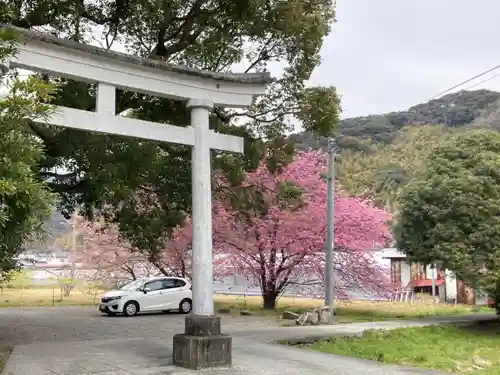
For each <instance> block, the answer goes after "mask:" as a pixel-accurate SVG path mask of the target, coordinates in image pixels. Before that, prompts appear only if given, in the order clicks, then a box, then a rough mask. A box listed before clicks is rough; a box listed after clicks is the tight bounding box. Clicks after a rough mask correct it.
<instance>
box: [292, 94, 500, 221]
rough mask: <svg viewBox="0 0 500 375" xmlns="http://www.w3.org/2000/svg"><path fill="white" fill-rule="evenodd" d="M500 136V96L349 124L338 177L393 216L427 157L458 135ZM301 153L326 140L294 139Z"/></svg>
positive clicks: (452, 100)
mask: <svg viewBox="0 0 500 375" xmlns="http://www.w3.org/2000/svg"><path fill="white" fill-rule="evenodd" d="M472 127H487V128H490V129H496V130H498V131H500V93H498V92H494V91H488V90H477V91H461V92H458V93H454V94H450V95H446V96H444V97H442V98H439V99H436V100H432V101H430V102H428V103H425V104H419V105H416V106H414V107H411V108H409V109H407V110H405V111H400V112H392V113H387V114H384V115H371V116H365V117H356V118H350V119H345V120H343V121H341V122H340V124H339V136H338V137H337V139H338V144H339V146H340V148H341V152H340V153H339V154H338V156H337V162H336V177H337V181H338V184H339V185H341V186H342V188H343V189H344V190H345V191H347V192H348V193H349V194H352V195H357V196H364V197H368V198H371V199H373V200H374V202H375V204H377V205H378V206H380V207H383V208H385V209H386V210H388V211H390V212H395V211H397V209H398V204H399V196H400V193H401V192H402V190H403V188H404V187H405V186H406V184H407V183H408V182H409V181H411V180H412V179H413V178H415V177H416V176H418V174H419V173H421V172H422V171H424V170H425V165H426V160H427V157H428V155H429V154H430V153H431V152H432V151H433V150H434V148H435V147H437V146H438V145H439V144H441V143H442V142H443V141H445V140H446V139H447V138H448V137H450V136H451V135H452V134H454V133H456V132H462V131H467V130H468V129H470V128H472ZM292 139H294V140H295V142H296V143H297V148H299V149H308V148H309V147H312V148H324V149H326V145H327V139H326V138H324V139H314V138H312V137H311V136H310V135H309V134H307V133H300V134H294V135H293V136H292Z"/></svg>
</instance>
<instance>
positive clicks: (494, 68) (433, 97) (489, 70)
mask: <svg viewBox="0 0 500 375" xmlns="http://www.w3.org/2000/svg"><path fill="white" fill-rule="evenodd" d="M498 68H500V64H498V65H496V66H494V67H493V68H491V69H488V70H486V71H484V72H482V73H480V74H477V75H475V76H474V77H471V78H469V79H467V80H465V81H463V82H460V83H458V84H456V85H455V86H453V87H450V88H449V89H447V90H444V91H441V92H440V93H439V94H436V95H434V96H432V97H431V98H429V99H427V100H426V101H424V102H422V104H423V103H426V102H428V101H430V100H432V99H435V98H437V97H439V96H441V95H444V94H446V93H448V92H450V91H452V90H454V89H456V88H458V87H460V86H463V85H465V84H466V83H469V82H471V81H474V80H475V79H477V78H480V77H482V76H484V75H486V74H488V73H491V72H493V71H495V70H497V69H498ZM473 87H475V86H473Z"/></svg>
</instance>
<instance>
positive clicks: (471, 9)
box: [114, 0, 500, 130]
mask: <svg viewBox="0 0 500 375" xmlns="http://www.w3.org/2000/svg"><path fill="white" fill-rule="evenodd" d="M472 4H474V5H473V6H472ZM498 14H500V1H498V0H475V1H474V2H471V1H467V0H418V1H415V0H414V1H410V0H376V1H375V0H337V21H338V22H337V23H336V24H334V25H333V27H332V32H331V33H330V35H329V36H328V37H327V38H326V40H325V42H324V45H323V48H322V51H321V57H322V63H321V65H320V66H319V67H318V68H317V69H316V70H315V71H314V73H313V75H312V77H311V80H310V82H309V85H312V86H317V85H325V86H330V85H331V86H336V87H337V90H338V92H339V93H340V95H341V96H342V107H343V115H342V117H343V118H347V117H354V116H364V115H369V114H378V113H385V112H390V111H396V110H404V109H406V108H408V107H410V106H413V105H416V104H419V103H421V102H423V101H426V100H427V99H429V98H430V97H432V96H434V95H435V94H437V93H439V92H441V91H443V90H446V89H448V88H450V87H452V86H454V85H455V84H457V83H460V82H462V81H464V80H466V79H468V78H470V77H472V76H474V75H476V74H478V73H481V72H483V71H485V70H487V69H489V68H491V67H493V66H495V65H497V64H500V45H499V44H500V43H499V39H498V35H500V22H498ZM114 49H117V50H120V51H123V50H124V48H123V46H117V45H115V46H114ZM238 70H241V69H238V66H235V67H234V71H238ZM280 70H281V66H280V64H273V66H271V67H270V71H271V73H272V74H273V75H275V76H277V75H279V74H280ZM498 74H500V69H499V70H497V71H496V72H492V73H490V74H488V75H486V76H484V77H482V78H481V79H478V80H477V81H474V82H472V83H471V84H468V85H465V86H463V87H460V88H459V89H467V88H469V87H470V86H472V85H476V84H477V83H478V82H481V81H482V80H483V79H485V78H486V79H488V78H490V77H493V76H495V75H498ZM483 88H484V89H490V90H497V91H500V75H499V77H498V78H496V79H492V80H490V81H488V82H486V83H484V84H479V85H477V86H476V87H474V89H483ZM459 89H457V90H459ZM455 91H456V90H455ZM296 130H300V128H299V129H296Z"/></svg>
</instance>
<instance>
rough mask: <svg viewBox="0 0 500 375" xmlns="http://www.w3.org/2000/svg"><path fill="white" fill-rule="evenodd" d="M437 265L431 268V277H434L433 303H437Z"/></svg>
mask: <svg viewBox="0 0 500 375" xmlns="http://www.w3.org/2000/svg"><path fill="white" fill-rule="evenodd" d="M436 273H437V269H436V265H435V264H432V266H431V277H432V303H436Z"/></svg>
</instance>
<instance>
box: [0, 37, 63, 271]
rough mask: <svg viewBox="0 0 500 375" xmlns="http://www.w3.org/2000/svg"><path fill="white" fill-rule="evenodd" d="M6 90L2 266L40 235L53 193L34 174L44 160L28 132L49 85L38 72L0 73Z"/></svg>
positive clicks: (7, 43) (1, 125)
mask: <svg viewBox="0 0 500 375" xmlns="http://www.w3.org/2000/svg"><path fill="white" fill-rule="evenodd" d="M0 43H1V44H0V62H1V61H3V60H4V59H6V58H8V57H10V55H12V54H13V53H14V52H15V44H14V40H13V39H12V35H7V34H6V33H5V32H2V33H1V35H0ZM2 86H4V88H6V89H7V90H9V92H8V94H7V95H6V96H4V97H2V98H1V99H0V134H1V137H0V270H1V271H2V272H6V271H9V270H10V269H12V268H14V267H15V266H16V264H15V262H14V260H13V258H14V257H15V256H16V255H18V253H19V252H20V251H21V250H22V248H23V246H25V245H26V244H28V243H29V242H31V241H33V240H36V239H43V234H44V230H43V228H42V225H43V224H44V222H45V220H46V219H47V218H48V217H49V215H50V213H51V204H52V203H53V202H54V196H53V194H51V192H50V191H49V189H47V186H46V185H45V184H44V183H42V182H40V181H38V179H37V164H38V163H40V162H41V161H42V160H43V148H42V146H41V145H40V143H39V142H38V141H37V139H35V138H34V137H33V136H32V135H31V134H30V133H29V132H27V131H26V129H27V127H26V125H27V123H29V121H30V119H32V118H34V117H43V116H45V115H47V114H48V113H49V112H50V106H48V105H44V104H40V103H39V100H40V99H47V98H48V97H49V96H50V95H51V93H52V91H53V87H52V86H51V85H48V84H45V83H43V82H41V81H40V80H39V79H37V78H36V77H31V78H29V79H27V80H19V79H18V78H17V77H15V76H13V75H6V76H4V77H2Z"/></svg>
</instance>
